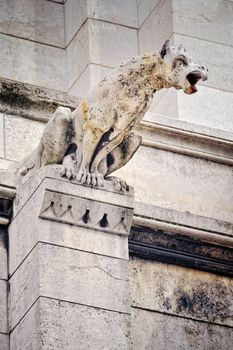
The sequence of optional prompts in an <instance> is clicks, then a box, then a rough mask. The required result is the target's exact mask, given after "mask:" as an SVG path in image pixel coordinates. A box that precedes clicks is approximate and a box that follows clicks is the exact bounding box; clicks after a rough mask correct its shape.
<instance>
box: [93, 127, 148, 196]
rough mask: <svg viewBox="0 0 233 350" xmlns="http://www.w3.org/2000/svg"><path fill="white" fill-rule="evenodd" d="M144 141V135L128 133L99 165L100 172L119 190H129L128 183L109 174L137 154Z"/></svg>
mask: <svg viewBox="0 0 233 350" xmlns="http://www.w3.org/2000/svg"><path fill="white" fill-rule="evenodd" d="M141 141H142V137H141V136H138V135H134V134H133V133H130V134H128V135H127V136H126V137H125V138H124V140H123V141H122V143H121V144H120V145H119V146H117V147H116V148H115V149H114V150H112V152H110V153H109V154H108V155H107V157H106V158H105V159H103V160H102V162H101V163H100V165H99V172H102V173H103V174H104V177H105V178H106V180H109V181H112V182H113V183H114V186H115V189H116V190H117V191H123V192H124V191H125V190H127V187H128V185H127V184H126V182H125V181H124V180H122V179H120V178H118V177H115V176H108V175H110V174H111V173H113V172H114V171H116V170H118V169H120V168H121V167H123V166H124V165H125V164H126V163H127V162H128V161H129V160H130V159H131V158H132V157H133V155H134V154H135V152H136V151H137V149H138V148H139V146H140V144H141Z"/></svg>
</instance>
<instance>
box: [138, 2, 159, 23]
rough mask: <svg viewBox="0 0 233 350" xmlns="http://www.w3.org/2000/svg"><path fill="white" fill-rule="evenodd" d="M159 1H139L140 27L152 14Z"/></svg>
mask: <svg viewBox="0 0 233 350" xmlns="http://www.w3.org/2000/svg"><path fill="white" fill-rule="evenodd" d="M158 3H159V0H146V1H145V0H138V20H139V27H140V26H141V25H142V24H143V22H144V21H145V20H146V19H147V17H148V16H149V15H150V13H151V12H152V11H153V9H154V8H155V6H156V5H158Z"/></svg>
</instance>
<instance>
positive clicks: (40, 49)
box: [0, 34, 67, 91]
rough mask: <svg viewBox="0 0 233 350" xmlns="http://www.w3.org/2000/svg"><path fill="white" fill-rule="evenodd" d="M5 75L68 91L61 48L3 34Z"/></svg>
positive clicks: (0, 39)
mask: <svg viewBox="0 0 233 350" xmlns="http://www.w3.org/2000/svg"><path fill="white" fill-rule="evenodd" d="M0 60H1V62H2V64H1V67H0V75H1V77H3V78H6V79H11V80H17V81H22V82H25V83H28V84H32V85H37V86H44V87H47V88H50V89H55V90H59V91H67V78H66V77H67V64H66V53H65V50H64V49H62V48H57V47H53V46H49V45H43V44H40V43H36V42H32V41H29V40H24V39H20V38H15V37H12V36H9V35H4V34H0Z"/></svg>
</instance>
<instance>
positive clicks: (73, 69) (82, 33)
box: [63, 21, 90, 89]
mask: <svg viewBox="0 0 233 350" xmlns="http://www.w3.org/2000/svg"><path fill="white" fill-rule="evenodd" d="M89 61H90V56H89V25H88V21H87V22H86V23H84V25H83V26H82V28H81V29H80V30H79V31H78V33H77V34H76V35H75V37H74V39H73V40H72V41H71V43H70V44H69V46H68V47H67V49H66V63H67V69H68V86H67V89H70V88H71V87H72V85H73V84H74V83H75V81H76V80H77V79H78V77H79V76H80V74H81V73H82V72H83V71H84V69H85V68H86V66H87V65H88V63H89ZM64 77H65V75H64V74H63V79H65V78H64Z"/></svg>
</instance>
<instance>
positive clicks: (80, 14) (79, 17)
mask: <svg viewBox="0 0 233 350" xmlns="http://www.w3.org/2000/svg"><path fill="white" fill-rule="evenodd" d="M64 7H65V33H66V45H69V43H70V41H71V40H72V39H73V37H74V35H75V34H76V33H77V32H78V30H79V29H80V27H81V25H82V24H83V23H84V21H85V20H86V18H87V0H67V1H66V2H65V5H64ZM86 45H88V44H86ZM77 64H78V62H77Z"/></svg>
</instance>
